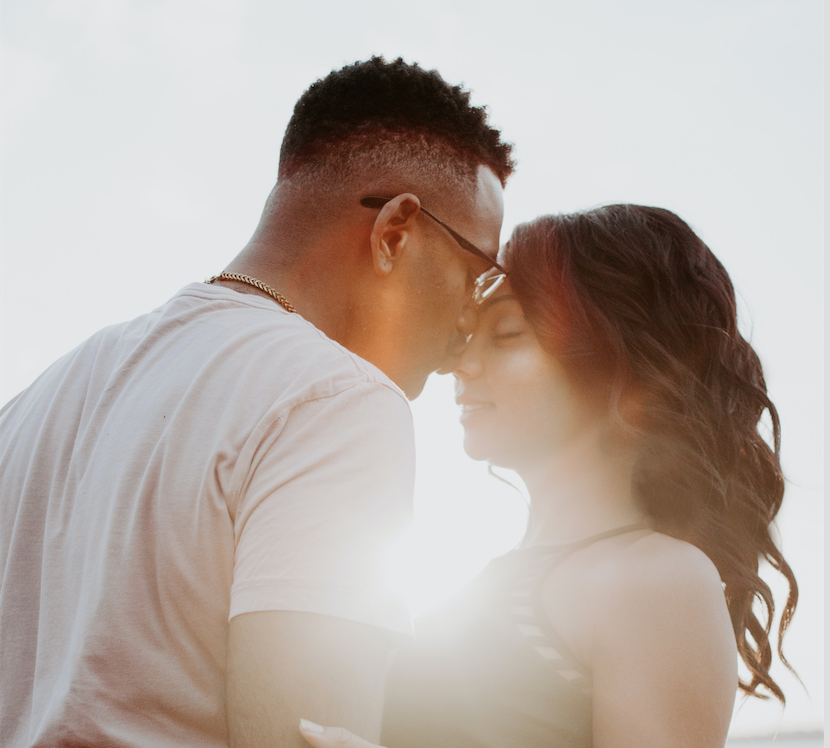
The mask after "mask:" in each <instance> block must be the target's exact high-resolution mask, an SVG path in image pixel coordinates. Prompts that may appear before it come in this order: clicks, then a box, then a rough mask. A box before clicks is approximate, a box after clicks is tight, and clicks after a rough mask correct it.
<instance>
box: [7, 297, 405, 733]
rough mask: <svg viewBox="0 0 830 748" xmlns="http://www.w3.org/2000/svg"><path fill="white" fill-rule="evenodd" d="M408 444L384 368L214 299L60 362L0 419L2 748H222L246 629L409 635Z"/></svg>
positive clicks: (182, 307) (182, 300) (123, 331)
mask: <svg viewBox="0 0 830 748" xmlns="http://www.w3.org/2000/svg"><path fill="white" fill-rule="evenodd" d="M411 439H412V436H411V421H410V415H409V412H408V406H407V404H406V402H405V399H404V398H403V396H402V394H401V393H400V391H399V390H397V388H395V386H394V385H392V384H391V382H390V381H389V380H388V379H387V378H386V377H385V376H384V375H383V374H382V373H381V372H380V371H379V370H378V369H376V368H374V367H373V366H371V365H370V364H368V363H366V362H365V361H363V360H362V359H360V358H358V357H356V356H354V355H353V354H350V353H349V352H348V351H346V350H345V349H343V348H342V347H340V346H338V345H337V344H335V343H333V342H332V341H330V340H329V339H328V338H326V337H325V336H324V335H322V334H321V333H320V332H319V331H318V330H316V328H314V327H312V326H311V325H309V324H308V323H307V322H305V321H304V320H303V319H301V318H300V317H298V316H295V315H290V314H288V313H287V312H284V311H283V310H281V309H280V308H279V307H277V306H276V305H275V304H272V303H271V302H270V301H268V300H266V299H262V298H259V297H252V296H247V295H243V294H239V293H235V292H233V291H229V290H227V289H222V288H218V287H209V286H204V285H202V284H194V285H192V286H189V287H187V288H186V289H183V291H182V292H180V293H179V294H177V295H176V296H174V297H173V299H171V300H170V302H168V303H167V304H166V305H164V306H163V307H161V308H159V309H157V310H155V311H154V312H152V313H150V314H148V315H144V316H142V317H139V318H137V319H136V320H133V321H132V322H129V323H125V324H122V325H118V326H115V327H112V328H107V329H105V330H102V331H101V332H99V333H98V334H96V335H95V336H93V337H92V338H90V339H89V340H88V341H87V342H86V343H84V344H83V345H82V346H80V347H79V348H78V349H76V350H75V351H73V352H71V353H70V354H68V355H67V356H65V357H64V358H63V359H61V360H60V361H58V362H57V363H56V364H55V365H53V366H52V367H51V368H50V369H49V370H47V371H46V372H45V373H44V374H43V375H42V376H41V377H40V379H38V381H37V382H36V383H35V384H34V385H32V387H31V388H29V389H28V390H27V391H25V392H24V393H21V395H20V396H18V398H16V399H15V400H13V401H12V402H11V403H10V404H9V405H8V406H7V407H6V408H5V409H4V410H3V411H2V412H0V492H1V493H2V503H0V564H2V567H0V579H2V586H0V643H2V646H0V725H2V726H0V743H2V744H3V745H15V746H16V745H40V744H44V745H45V744H49V745H54V744H64V743H67V744H68V743H87V744H89V743H100V744H111V745H154V744H165V745H193V744H195V743H197V742H198V743H200V744H216V745H223V744H227V725H226V717H225V706H224V704H225V662H226V653H227V630H228V626H227V624H228V620H229V617H232V616H234V615H237V614H240V613H247V612H254V611H262V610H298V611H307V612H318V613H322V614H325V615H330V616H338V617H341V618H346V619H350V620H355V621H360V622H363V623H368V624H371V625H377V626H381V627H384V628H387V629H392V630H397V631H401V632H405V631H407V630H408V621H407V617H406V613H405V611H404V610H403V609H402V608H401V607H399V606H398V605H397V604H396V602H395V601H394V599H393V598H392V597H391V596H389V595H387V593H386V591H385V589H384V584H383V580H382V579H381V578H380V576H379V569H378V565H377V559H378V556H379V553H380V550H381V549H380V548H379V546H380V544H381V542H382V541H383V539H385V538H388V537H389V534H390V532H394V530H395V529H396V527H397V526H398V524H399V523H400V521H401V520H402V519H403V518H404V516H405V514H406V510H407V499H408V497H407V496H406V495H405V493H406V492H405V490H402V489H401V487H402V486H406V485H407V484H408V483H410V482H411V473H412V464H411V449H412V447H411ZM379 444H382V445H384V448H385V450H386V453H385V454H386V458H385V460H384V461H383V463H382V464H379V465H378V470H376V471H366V470H365V465H366V464H367V461H366V460H361V459H359V456H360V455H359V454H356V451H357V452H358V453H359V451H360V450H364V449H365V450H374V449H375V448H376V447H377V445H379ZM370 473H371V474H370Z"/></svg>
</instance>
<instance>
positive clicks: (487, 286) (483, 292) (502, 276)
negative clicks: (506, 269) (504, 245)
mask: <svg viewBox="0 0 830 748" xmlns="http://www.w3.org/2000/svg"><path fill="white" fill-rule="evenodd" d="M506 280H507V273H495V274H494V275H490V271H489V270H488V271H487V272H486V273H483V274H482V275H480V276H478V278H477V279H476V287H475V289H474V290H473V302H474V303H475V304H476V305H478V304H482V303H484V302H485V301H486V300H487V299H489V298H490V297H491V296H492V295H493V294H494V293H495V292H496V289H497V288H498V287H499V286H501V284H502V283H504V282H505V281H506Z"/></svg>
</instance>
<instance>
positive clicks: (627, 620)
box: [591, 535, 738, 748]
mask: <svg viewBox="0 0 830 748" xmlns="http://www.w3.org/2000/svg"><path fill="white" fill-rule="evenodd" d="M607 581H608V582H609V583H608V584H607V585H606V584H603V588H604V589H603V597H602V604H601V605H600V606H599V607H598V610H600V611H601V615H599V616H597V620H595V622H594V623H595V626H594V629H593V636H592V646H591V649H592V670H593V678H594V723H593V724H594V746H595V748H665V747H666V746H672V748H684V747H685V746H688V747H689V748H723V745H724V743H725V741H726V734H727V730H728V728H729V721H730V719H731V716H732V709H733V705H734V702H735V693H736V690H737V685H738V674H737V651H736V646H735V637H734V634H733V631H732V625H731V622H730V619H729V613H728V610H727V607H726V602H725V599H724V595H723V586H722V584H721V581H720V578H719V576H718V573H717V570H716V569H715V567H714V565H713V564H712V562H711V561H710V560H709V559H708V558H707V557H706V556H705V555H704V554H703V553H702V552H701V551H699V550H698V549H697V548H695V547H694V546H691V545H689V544H687V543H682V542H680V541H676V540H674V539H672V538H668V537H666V536H660V535H653V536H650V538H646V539H643V540H642V541H640V542H638V543H635V544H634V545H633V546H631V547H630V549H629V550H628V552H626V553H625V554H624V558H623V561H622V563H620V564H619V566H618V568H617V570H616V571H615V572H614V573H613V574H611V575H609V576H608V578H607Z"/></svg>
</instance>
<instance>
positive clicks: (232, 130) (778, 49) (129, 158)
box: [0, 0, 823, 735]
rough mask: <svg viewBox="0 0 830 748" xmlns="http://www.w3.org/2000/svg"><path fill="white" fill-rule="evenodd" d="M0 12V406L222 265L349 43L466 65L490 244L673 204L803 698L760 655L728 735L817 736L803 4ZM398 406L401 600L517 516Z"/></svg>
mask: <svg viewBox="0 0 830 748" xmlns="http://www.w3.org/2000/svg"><path fill="white" fill-rule="evenodd" d="M2 16H3V17H2V22H3V41H2V74H3V79H2V116H3V119H2V159H3V165H2V280H0V284H2V285H0V292H1V293H2V297H1V301H2V319H1V320H0V335H2V369H0V373H1V374H2V379H1V380H0V403H5V402H6V401H7V400H8V399H9V398H11V397H12V396H13V395H14V394H15V393H17V392H18V391H19V390H21V389H22V388H23V387H25V386H27V385H28V384H29V383H30V382H31V381H32V380H33V379H34V378H35V377H36V376H37V375H38V374H39V372H40V371H42V370H43V369H44V368H45V367H46V366H48V364H49V363H51V362H52V361H53V360H54V359H55V358H57V357H58V356H59V355H61V354H63V353H64V352H66V351H68V350H69V349H71V348H72V347H74V346H75V345H76V344H77V343H79V342H80V341H81V340H83V339H84V338H86V337H87V336H88V335H90V334H91V333H92V332H94V331H95V330H96V329H98V328H99V327H102V326H103V325H106V324H110V323H113V322H118V321H121V320H124V319H127V318H131V317H133V316H136V315H138V314H140V313H143V312H145V311H147V310H149V309H150V308H152V307H154V306H157V305H158V304H160V303H162V302H163V301H165V300H166V299H167V298H168V297H169V296H171V295H172V294H173V293H175V291H176V290H177V289H179V288H180V287H181V286H184V285H185V284H187V283H189V282H192V281H193V280H200V279H202V278H204V277H205V276H208V275H211V274H213V273H215V272H218V271H219V270H221V269H222V267H223V266H224V265H225V264H226V262H227V261H228V260H229V259H230V258H231V257H232V256H233V255H234V254H235V253H236V252H237V250H238V249H239V248H240V247H241V246H242V245H243V244H244V243H245V241H246V240H247V239H248V237H249V235H250V233H251V231H252V230H253V228H254V226H255V224H256V221H257V219H258V217H259V212H260V210H261V207H262V204H263V202H264V199H265V197H266V195H267V194H268V191H269V190H270V188H271V186H272V184H273V181H274V179H275V176H276V167H277V159H278V152H279V145H280V140H281V137H282V133H283V131H284V128H285V125H286V123H287V121H288V118H289V117H290V115H291V110H292V107H293V104H294V102H295V101H296V99H297V97H298V96H299V95H300V94H301V93H302V91H303V90H304V89H305V88H306V87H307V86H308V85H309V84H310V83H311V82H312V81H314V80H315V79H316V78H318V77H321V76H323V75H325V74H326V73H328V72H329V71H330V70H331V69H332V68H336V67H340V66H341V65H343V64H345V63H349V62H353V61H354V60H357V59H366V58H367V57H369V56H370V55H371V54H373V53H378V54H384V55H386V56H387V58H393V57H397V56H403V57H404V58H405V59H406V60H408V61H417V62H420V63H421V64H422V65H423V66H424V67H428V68H432V67H435V68H437V69H438V70H439V71H440V72H441V73H442V74H443V75H444V77H445V78H446V79H447V80H448V81H450V82H452V83H460V82H463V83H465V84H466V85H467V87H469V88H471V89H472V90H473V92H474V96H473V98H474V101H475V102H476V103H478V104H487V105H488V107H489V110H490V113H491V121H492V122H493V123H494V124H495V125H497V126H499V127H501V128H502V129H503V132H504V134H505V137H506V138H507V139H508V140H511V141H513V142H514V143H515V144H516V155H517V157H518V160H519V168H518V171H517V173H516V175H515V176H514V177H513V179H512V180H511V182H510V184H509V186H508V188H507V192H506V216H505V226H504V232H503V239H504V238H507V236H508V235H509V232H510V231H511V229H512V228H513V226H515V225H516V224H517V223H519V222H522V221H525V220H529V219H531V218H533V217H535V216H536V215H538V214H540V213H550V212H562V211H569V210H574V209H579V208H585V207H590V206H592V205H596V204H600V203H606V202H639V203H646V204H652V205H659V206H662V207H666V208H669V209H671V210H674V211H676V212H677V213H679V214H680V215H681V216H682V217H683V218H685V219H686V220H688V221H689V222H690V223H691V224H692V226H693V227H695V228H696V229H697V230H698V232H699V233H700V234H701V235H702V236H703V238H704V239H705V240H706V241H707V242H708V243H709V245H710V246H711V247H712V249H713V250H714V251H715V253H716V254H717V255H718V256H719V257H720V258H721V260H722V261H723V262H724V264H725V265H726V267H727V269H728V270H729V272H730V273H731V275H732V278H733V280H734V282H735V285H736V287H737V289H738V292H739V294H740V308H741V314H742V320H743V324H742V327H743V330H744V332H745V333H746V334H748V335H749V336H750V337H751V340H752V342H753V344H754V345H755V346H756V349H757V350H758V351H759V353H760V355H761V358H762V361H763V362H764V365H765V369H766V373H767V377H768V385H769V390H770V393H771V395H772V398H773V400H774V401H775V402H776V404H777V405H778V407H779V409H780V412H781V418H782V423H783V431H784V439H783V449H782V454H783V462H784V467H785V472H786V474H787V475H788V477H789V480H790V484H789V487H788V491H787V496H786V499H785V506H784V509H783V510H782V513H781V515H780V521H779V528H780V532H781V537H782V543H783V547H784V551H785V554H786V556H787V558H788V559H789V560H790V562H791V564H792V566H793V568H794V570H795V572H796V575H797V577H798V579H799V581H800V583H801V596H802V597H801V603H800V605H799V610H798V612H797V614H796V617H795V619H794V621H793V624H792V626H791V629H790V633H789V635H788V639H787V642H786V651H787V653H788V655H789V658H790V660H791V662H792V664H793V665H794V666H795V668H796V669H797V670H798V672H799V673H800V675H801V678H802V680H803V681H804V684H805V685H806V687H807V692H805V690H804V689H803V688H802V687H801V686H800V685H799V684H798V682H797V681H796V680H795V679H794V678H793V677H792V676H790V675H789V674H788V673H786V672H785V671H784V670H783V669H782V668H780V667H778V668H777V669H776V670H775V671H774V672H775V675H776V677H777V678H779V679H780V680H779V682H780V683H781V684H782V686H783V687H784V689H785V691H786V693H787V696H788V705H787V708H786V710H785V711H784V712H783V715H782V711H781V709H780V707H779V706H777V704H776V703H775V702H758V701H755V700H753V701H751V702H748V703H746V704H744V705H743V706H740V708H739V709H738V712H737V714H736V718H735V721H734V724H733V734H734V735H740V734H760V733H771V732H774V731H775V730H776V729H780V730H781V731H791V730H818V729H821V727H822V725H823V717H822V704H823V683H822V669H823V628H822V613H823V597H822V596H823V551H822V527H823V508H822V467H821V461H822V455H823V451H822V391H821V383H822V363H823V357H822V341H823V337H822V272H823V266H822V262H823V260H822V244H821V240H822V214H821V200H822V168H821V159H822V150H821V148H822V144H821V138H822V122H821V116H822V110H821V107H822V100H821V55H822V30H821V25H822V4H821V2H820V0H695V2H680V1H679V0H627V1H626V2H618V1H615V0H579V1H577V0H548V2H545V3H537V2H528V1H527V0H514V1H513V2H510V3H506V4H505V3H498V4H496V3H489V4H488V3H482V2H466V1H464V0H442V2H437V1H435V0H424V1H423V2H419V3H408V4H402V3H387V2H380V1H379V0H352V2H349V3H345V2H336V1H335V0H330V1H328V2H324V1H319V0H307V1H306V2H297V3H292V4H288V3H283V2H268V1H267V0H248V1H247V2H246V1H244V0H238V1H236V2H227V1H226V2H222V1H219V0H25V2H24V0H5V2H4V3H3V6H2ZM414 411H415V416H416V428H417V436H418V447H419V472H418V487H417V497H416V499H417V505H416V513H417V516H416V525H415V528H414V530H413V533H412V535H411V537H410V538H409V540H408V543H407V544H406V545H405V547H402V548H401V549H399V553H398V554H397V555H396V561H395V564H396V565H395V570H396V574H397V578H398V579H399V581H400V584H401V585H402V587H403V588H404V589H405V591H406V594H407V595H408V597H409V598H410V600H411V601H412V604H413V606H414V607H415V608H416V609H417V610H423V609H425V608H426V607H428V606H429V605H430V604H432V603H434V602H435V601H437V600H438V599H440V598H441V597H442V596H444V595H446V594H448V593H449V592H451V591H452V590H453V589H454V588H456V587H457V586H458V585H459V584H461V583H463V582H464V581H465V580H466V579H468V578H469V577H470V576H472V575H473V574H474V573H476V571H478V570H479V569H480V568H481V567H482V566H483V565H484V564H485V563H486V562H487V560H488V559H489V558H490V557H491V556H493V555H496V554H498V553H502V552H504V551H506V550H508V549H509V548H510V547H512V546H513V545H514V544H515V543H516V542H517V541H518V539H519V537H520V536H521V533H522V530H523V527H524V521H525V514H524V511H525V510H524V504H523V499H522V498H521V495H520V494H519V493H518V492H516V491H514V490H512V489H510V488H509V487H507V486H505V485H504V484H502V483H499V482H498V481H497V480H496V479H494V478H492V477H490V476H488V475H487V473H486V469H485V467H484V466H483V465H480V464H476V463H472V462H471V461H470V460H468V459H467V458H466V457H465V456H464V454H463V451H462V450H461V447H460V443H461V430H460V427H459V425H458V423H457V413H456V411H455V406H454V404H453V400H452V382H451V379H450V378H448V377H443V378H441V377H434V378H433V379H431V380H430V383H429V384H428V386H427V388H426V390H425V393H424V394H423V395H422V397H421V398H420V399H419V400H417V401H416V402H415V403H414ZM407 559H408V560H407ZM413 559H414V560H413ZM739 703H740V702H739Z"/></svg>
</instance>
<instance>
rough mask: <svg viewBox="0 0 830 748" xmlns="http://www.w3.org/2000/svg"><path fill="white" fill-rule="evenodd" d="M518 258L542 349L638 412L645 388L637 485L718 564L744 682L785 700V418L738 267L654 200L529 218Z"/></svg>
mask: <svg viewBox="0 0 830 748" xmlns="http://www.w3.org/2000/svg"><path fill="white" fill-rule="evenodd" d="M504 263H505V264H506V267H507V269H508V270H509V272H510V282H511V287H512V289H513V291H514V293H515V294H516V296H517V297H518V299H519V300H520V302H521V304H522V307H523V309H524V311H525V315H526V317H527V319H528V321H529V322H530V324H531V325H532V326H533V327H534V329H535V332H536V334H537V335H538V337H539V340H540V342H541V344H542V346H543V347H544V348H546V349H547V350H549V351H550V352H551V353H554V354H555V355H556V356H557V358H558V359H559V360H560V361H561V362H562V363H563V365H564V366H566V367H567V368H568V369H569V370H570V371H571V372H572V374H573V375H574V377H575V378H576V380H577V381H583V382H585V383H586V384H588V385H589V386H591V387H592V389H594V387H595V385H601V386H600V387H599V389H600V391H602V392H604V393H605V394H606V396H607V397H608V402H609V407H610V408H611V409H612V412H614V413H616V414H617V415H618V416H619V418H620V419H622V420H623V421H624V419H623V417H622V416H620V415H619V410H617V409H616V407H615V406H616V404H617V403H619V401H620V398H621V397H623V396H624V394H625V393H626V392H632V391H636V392H637V393H638V397H639V398H640V400H639V402H641V403H642V405H641V411H640V412H639V413H638V417H637V420H636V423H635V424H631V423H626V424H625V425H626V427H627V428H631V429H633V430H634V431H635V432H636V433H637V434H638V436H639V439H640V443H641V445H642V448H641V450H640V452H639V458H638V462H637V464H636V465H635V469H634V476H633V490H634V495H635V497H636V498H637V500H638V501H639V502H640V504H641V506H642V508H643V509H644V511H645V512H646V513H647V514H648V515H649V516H650V517H651V518H652V519H653V520H654V522H655V526H656V527H657V528H658V529H660V530H661V531H664V532H667V533H668V534H672V535H674V536H676V537H680V538H682V539H683V540H687V541H689V542H691V543H693V544H694V545H696V546H697V547H698V548H700V550H702V551H703V552H704V553H705V554H706V555H707V556H708V557H709V558H710V559H711V560H712V562H713V563H714V564H715V566H716V567H717V569H718V572H719V573H720V577H721V580H722V582H723V585H724V592H725V595H726V603H727V606H728V608H729V615H730V617H731V620H732V626H733V629H734V631H735V638H736V641H737V644H738V651H739V653H740V656H741V658H742V660H743V662H744V663H745V664H746V667H747V668H748V669H749V672H750V675H751V678H750V679H749V681H748V682H744V681H743V680H740V681H739V687H740V688H741V690H742V691H744V692H745V693H747V694H750V695H754V696H759V697H760V698H766V696H765V695H764V694H763V693H759V692H758V687H759V686H763V687H765V688H766V689H768V691H769V692H771V693H772V694H773V695H775V696H776V697H777V698H778V699H779V700H780V701H781V702H784V700H785V699H784V694H783V692H782V691H781V689H780V687H779V686H778V684H777V683H776V682H775V681H774V680H773V678H772V677H771V676H770V672H769V671H770V664H771V662H772V648H771V644H770V632H771V628H772V623H773V614H774V610H775V606H774V601H773V596H772V592H771V590H770V588H769V586H768V585H767V584H766V583H765V582H764V581H763V580H762V579H761V577H760V576H759V574H758V569H759V563H760V560H761V559H766V561H767V562H769V564H770V565H771V566H772V567H773V568H774V569H776V570H777V571H778V572H780V573H781V574H782V575H783V576H784V577H785V578H786V580H787V583H788V585H789V591H788V595H787V600H786V603H785V604H784V608H783V613H782V615H781V619H780V623H779V626H778V643H777V651H778V655H779V657H780V658H781V660H782V662H783V663H784V664H785V665H787V667H790V666H789V663H787V660H786V658H785V657H784V654H783V652H782V648H781V644H782V640H783V636H784V633H785V631H786V629H787V626H788V625H789V623H790V620H791V618H792V615H793V612H794V611H795V607H796V603H797V600H798V585H797V583H796V580H795V576H794V574H793V572H792V570H791V569H790V567H789V565H788V564H787V562H786V561H785V559H784V556H783V555H782V553H781V551H780V550H779V548H778V547H777V546H776V544H775V542H774V541H773V538H772V537H771V535H770V524H771V523H772V521H773V520H774V518H775V516H776V514H777V513H778V510H779V508H780V507H781V501H782V499H783V496H784V477H783V475H782V472H781V466H780V461H779V447H780V425H779V419H778V413H777V411H776V409H775V406H774V405H773V404H772V402H771V401H770V399H769V397H768V395H767V389H766V384H765V382H764V375H763V371H762V368H761V363H760V361H759V359H758V356H757V354H756V353H755V351H754V350H753V348H752V346H751V345H750V344H749V343H748V342H747V341H746V340H745V339H744V338H743V337H742V336H741V334H740V332H739V331H738V326H737V309H736V303H735V292H734V289H733V286H732V282H731V281H730V279H729V275H728V274H727V272H726V270H725V269H724V267H723V265H721V263H720V262H719V261H718V259H717V258H716V257H715V256H714V255H713V254H712V252H711V251H710V249H709V248H708V247H707V246H706V244H704V243H703V241H701V239H700V238H699V237H698V236H697V235H696V234H695V233H694V232H693V231H692V229H691V228H690V227H689V226H688V225H687V224H686V223H685V222H684V221H682V220H681V219H680V218H679V217H678V216H676V215H675V214H674V213H671V212H670V211H668V210H663V209H661V208H651V207H645V206H641V205H609V206H605V207H601V208H597V209H594V210H590V211H585V212H580V213H573V214H568V215H552V216H542V217H540V218H538V219H536V220H534V221H531V222H530V223H526V224H523V225H520V226H518V227H517V228H516V229H515V231H514V232H513V235H512V237H511V238H510V241H509V242H508V244H507V246H506V248H505V255H504ZM765 414H766V420H767V423H766V424H763V423H762V417H763V416H764V415H765ZM759 425H760V426H761V427H762V429H764V428H765V429H766V430H768V431H769V432H770V433H769V434H768V436H767V439H768V441H767V440H765V439H764V438H763V437H762V436H761V433H759ZM768 442H769V443H768ZM756 600H757V601H758V602H759V606H758V608H756V609H753V603H754V602H755V601H756ZM790 669H792V668H790Z"/></svg>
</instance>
